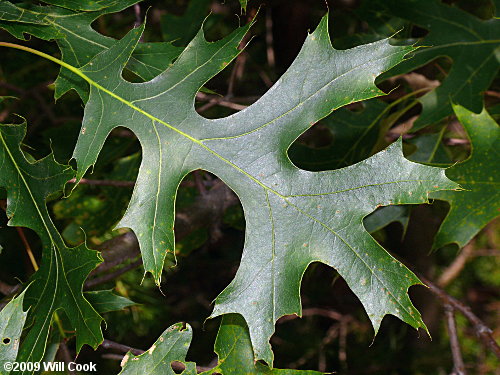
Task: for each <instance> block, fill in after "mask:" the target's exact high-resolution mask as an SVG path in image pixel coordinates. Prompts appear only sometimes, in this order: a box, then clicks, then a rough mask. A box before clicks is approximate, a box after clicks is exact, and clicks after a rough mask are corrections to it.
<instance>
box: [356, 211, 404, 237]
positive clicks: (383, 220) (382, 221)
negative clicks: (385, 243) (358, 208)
mask: <svg viewBox="0 0 500 375" xmlns="http://www.w3.org/2000/svg"><path fill="white" fill-rule="evenodd" d="M409 220H410V207H408V206H387V207H381V208H379V209H378V210H377V211H375V212H373V213H371V214H370V215H368V216H367V217H366V218H365V220H364V221H363V223H364V225H365V228H366V230H367V231H368V232H369V233H373V232H376V231H378V230H380V229H382V228H384V227H386V226H387V225H389V224H390V223H393V222H398V223H400V224H401V225H402V226H403V234H404V233H405V232H406V229H407V228H408V222H409Z"/></svg>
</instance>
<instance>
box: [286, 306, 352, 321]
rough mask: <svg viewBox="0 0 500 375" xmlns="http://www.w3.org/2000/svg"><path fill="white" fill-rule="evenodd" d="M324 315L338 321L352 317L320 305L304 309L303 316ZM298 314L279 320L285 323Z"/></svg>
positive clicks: (295, 317)
mask: <svg viewBox="0 0 500 375" xmlns="http://www.w3.org/2000/svg"><path fill="white" fill-rule="evenodd" d="M318 315H319V316H324V317H325V318H330V319H332V320H337V321H339V322H340V321H343V320H346V319H350V317H348V316H345V315H342V314H341V313H339V312H337V311H335V310H330V309H322V308H319V307H311V308H307V309H304V310H302V316H303V317H304V316H318ZM297 318H298V316H297V315H286V316H283V317H282V318H280V320H279V321H278V322H279V323H284V322H287V321H289V320H293V319H297Z"/></svg>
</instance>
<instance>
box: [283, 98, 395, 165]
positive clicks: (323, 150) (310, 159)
mask: <svg viewBox="0 0 500 375" xmlns="http://www.w3.org/2000/svg"><path fill="white" fill-rule="evenodd" d="M391 108H392V106H388V105H387V104H386V103H384V102H383V101H381V100H376V99H373V100H368V101H366V102H363V109H362V110H361V111H351V110H349V109H347V108H341V109H339V110H337V111H335V112H333V113H332V114H331V115H330V116H328V117H327V118H325V119H323V120H322V121H321V124H323V125H324V126H325V127H326V128H327V129H328V130H329V131H330V133H331V135H332V138H333V142H332V144H331V145H329V146H327V147H319V148H313V147H308V146H305V145H302V144H300V143H294V144H293V146H292V147H291V148H290V150H289V156H290V159H291V160H292V162H293V163H294V164H295V165H297V166H298V167H299V168H303V169H307V170H310V171H324V170H327V169H337V168H341V167H346V166H348V165H352V164H354V163H357V162H359V161H361V160H363V159H366V158H367V157H368V156H370V155H371V151H372V149H373V147H374V146H375V145H376V143H377V139H378V136H379V132H380V129H379V124H380V121H381V119H382V117H383V116H384V115H385V114H386V112H388V111H389V109H391Z"/></svg>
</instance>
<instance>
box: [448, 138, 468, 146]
mask: <svg viewBox="0 0 500 375" xmlns="http://www.w3.org/2000/svg"><path fill="white" fill-rule="evenodd" d="M443 141H444V144H445V145H447V146H459V145H468V144H469V143H470V141H469V140H468V139H464V138H445V139H443Z"/></svg>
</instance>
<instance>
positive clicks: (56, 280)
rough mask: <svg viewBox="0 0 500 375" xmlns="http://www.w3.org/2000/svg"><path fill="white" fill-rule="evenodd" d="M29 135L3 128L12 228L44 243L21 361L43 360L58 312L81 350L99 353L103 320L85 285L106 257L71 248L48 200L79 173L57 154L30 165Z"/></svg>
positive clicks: (4, 182) (2, 177)
mask: <svg viewBox="0 0 500 375" xmlns="http://www.w3.org/2000/svg"><path fill="white" fill-rule="evenodd" d="M25 134H26V123H23V124H21V125H4V124H0V167H1V171H2V173H1V174H0V187H4V188H5V189H6V190H7V211H6V212H7V217H8V218H9V222H8V225H9V226H19V227H27V228H30V229H32V230H34V231H35V232H36V233H37V234H38V236H39V237H40V238H41V240H42V244H43V253H42V261H41V266H40V269H39V270H38V271H37V272H36V273H35V274H34V275H33V277H32V284H31V286H30V288H29V290H28V292H27V294H26V298H25V305H26V306H31V307H30V320H29V321H30V323H31V327H30V330H29V333H28V334H27V336H26V338H25V339H24V341H23V344H22V345H21V349H20V352H19V358H18V360H19V361H27V362H38V361H40V360H41V359H42V358H43V354H44V350H45V344H46V340H47V337H48V333H49V328H50V322H51V319H52V316H53V314H54V312H56V311H57V310H59V309H62V310H64V312H65V313H66V316H67V318H68V321H69V323H70V325H71V327H68V329H71V330H74V331H76V348H77V351H80V349H81V347H82V346H83V345H84V344H88V345H91V346H92V347H94V348H96V347H97V346H98V345H99V344H100V343H101V341H102V333H101V327H100V325H101V321H102V318H101V316H100V315H99V314H98V313H97V312H96V311H95V310H94V309H93V308H92V306H91V305H90V304H89V303H88V302H87V300H86V299H85V298H84V297H83V295H82V287H83V282H84V281H85V279H86V278H87V276H88V274H89V273H90V271H92V270H93V269H94V268H95V267H96V266H97V265H98V264H99V263H100V262H101V258H100V257H99V255H98V253H97V251H91V250H89V249H88V248H87V247H85V245H81V246H78V247H76V248H72V249H70V248H67V247H66V245H65V243H64V241H63V240H62V238H61V236H60V234H59V232H58V231H57V229H56V228H55V226H54V224H53V222H52V220H51V218H50V216H49V213H48V210H47V206H46V199H47V197H48V196H49V195H52V194H54V193H56V192H58V191H60V190H61V189H62V188H63V186H64V184H65V183H66V182H67V181H68V180H69V179H70V178H71V177H73V176H74V173H73V171H72V170H71V168H70V167H68V166H63V165H60V164H58V163H57V162H56V161H55V160H54V158H53V156H52V155H49V156H47V157H45V158H44V159H41V160H38V161H35V162H33V163H31V162H29V161H28V160H27V159H26V157H25V155H27V154H26V153H24V152H23V151H22V150H21V149H20V144H21V141H22V140H23V138H24V136H25Z"/></svg>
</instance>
